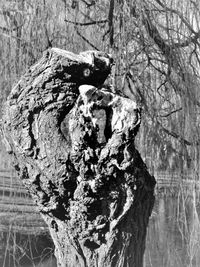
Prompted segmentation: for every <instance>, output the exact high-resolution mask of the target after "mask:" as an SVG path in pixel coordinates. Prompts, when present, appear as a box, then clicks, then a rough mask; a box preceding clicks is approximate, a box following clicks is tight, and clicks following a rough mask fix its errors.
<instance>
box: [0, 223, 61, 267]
mask: <svg viewBox="0 0 200 267" xmlns="http://www.w3.org/2000/svg"><path fill="white" fill-rule="evenodd" d="M0 255H1V256H0V266H2V267H45V266H48V267H56V263H55V258H54V257H53V244H52V241H51V239H50V237H49V234H48V232H46V233H44V232H43V233H40V234H39V233H38V234H29V233H24V232H16V231H15V230H14V228H12V227H10V229H9V231H7V232H1V236H0Z"/></svg>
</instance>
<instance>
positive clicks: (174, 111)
mask: <svg viewBox="0 0 200 267" xmlns="http://www.w3.org/2000/svg"><path fill="white" fill-rule="evenodd" d="M180 110H182V108H178V109H175V110H172V111H171V112H170V113H167V114H165V115H159V117H164V118H166V117H169V116H171V115H172V114H173V113H176V112H178V111H180Z"/></svg>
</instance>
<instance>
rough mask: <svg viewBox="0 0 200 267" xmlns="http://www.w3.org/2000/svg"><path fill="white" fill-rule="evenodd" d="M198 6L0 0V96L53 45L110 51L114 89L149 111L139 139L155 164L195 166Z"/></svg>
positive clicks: (124, 0)
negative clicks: (113, 62) (113, 59)
mask: <svg viewBox="0 0 200 267" xmlns="http://www.w3.org/2000/svg"><path fill="white" fill-rule="evenodd" d="M199 13H200V4H199V1H198V0H195V1H192V0H186V1H184V2H183V1H181V0H176V1H172V0H165V1H159V0H146V1H144V0H142V1H139V0H134V1H130V0H117V1H113V0H110V1H105V0H97V1H92V0H81V1H75V0H73V1H66V0H60V1H56V2H54V1H52V0H46V1H45V0H44V1H39V0H36V1H35V0H28V1H23V0H18V1H6V0H4V1H1V4H0V21H1V28H0V36H1V39H0V48H1V49H0V51H1V57H0V60H1V65H0V71H1V78H0V79H1V82H0V86H1V91H2V94H1V99H2V101H3V100H5V98H6V95H7V93H8V92H9V91H10V89H11V85H12V84H13V83H14V81H16V80H17V79H18V78H19V76H20V74H22V73H23V72H24V70H25V69H26V68H27V66H30V65H31V64H32V63H33V62H35V61H36V59H38V58H39V57H40V56H41V54H42V52H43V51H44V50H45V49H46V48H47V47H49V46H57V47H60V48H64V49H67V50H71V51H74V52H77V51H81V50H86V49H99V50H103V51H105V52H110V53H112V54H113V55H114V57H115V58H116V65H115V69H114V71H113V75H112V77H111V79H112V84H113V90H116V91H122V92H123V93H124V94H126V95H128V96H129V97H130V98H132V99H137V101H138V102H139V103H140V104H141V106H142V108H143V112H144V113H145V114H146V116H145V120H144V122H143V124H142V127H141V131H140V136H139V137H138V146H139V147H140V151H142V155H143V157H144V159H145V161H146V162H147V164H148V165H149V166H150V167H151V170H152V171H154V170H162V171H166V170H167V171H170V170H171V171H172V170H173V171H186V170H188V168H190V169H192V170H194V169H195V172H196V174H198V172H199V170H198V166H199V62H200V61H199V36H200V33H199V30H200V22H199ZM151 159H153V163H151Z"/></svg>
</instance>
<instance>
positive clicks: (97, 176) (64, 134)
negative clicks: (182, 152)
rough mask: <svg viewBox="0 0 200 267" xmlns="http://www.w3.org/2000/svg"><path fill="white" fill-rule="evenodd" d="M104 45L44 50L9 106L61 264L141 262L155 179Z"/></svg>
mask: <svg viewBox="0 0 200 267" xmlns="http://www.w3.org/2000/svg"><path fill="white" fill-rule="evenodd" d="M111 66H112V59H111V57H110V56H109V55H107V54H105V53H102V52H94V51H88V52H84V53H81V54H79V55H75V54H73V53H70V52H67V51H64V50H61V49H57V48H52V49H49V50H48V51H46V52H45V53H44V55H43V57H42V58H41V60H39V61H38V62H37V63H36V64H35V65H33V66H32V67H31V68H30V69H29V70H28V71H27V72H26V73H25V75H24V76H23V77H22V78H21V79H20V81H19V82H18V83H17V84H16V85H15V86H14V88H13V89H12V91H11V93H10V95H9V97H8V100H7V102H6V104H5V106H4V115H3V119H2V132H3V136H4V143H5V145H6V148H7V150H8V152H9V153H11V154H12V155H13V158H14V164H15V168H16V170H17V171H18V173H19V176H20V178H21V179H22V182H23V184H24V185H25V186H26V188H27V189H28V190H29V192H30V193H31V195H32V197H33V199H34V200H35V202H36V203H37V205H38V207H39V210H40V212H41V214H42V216H43V218H44V220H45V221H46V223H47V225H48V227H49V230H50V233H51V236H52V239H53V241H54V244H55V255H56V258H57V262H58V266H59V267H78V266H80V267H86V266H88V267H97V266H98V267H117V266H118V267H128V266H131V267H134V266H135V267H140V266H142V265H143V264H142V262H143V254H144V249H145V237H146V230H147V225H148V220H149V216H150V214H151V211H152V207H153V203H154V185H155V179H154V177H152V176H151V175H150V174H149V173H148V171H147V168H146V166H145V164H144V162H143V161H142V159H141V157H140V155H139V153H138V151H137V150H136V148H135V145H134V139H135V136H136V134H137V131H138V128H139V125H140V121H141V112H140V109H139V108H138V107H137V105H136V103H135V102H133V101H132V100H130V99H128V98H125V97H123V96H120V95H116V94H114V93H112V92H110V91H109V90H106V89H104V88H103V85H102V84H103V82H104V81H105V79H106V78H107V76H108V75H109V73H110V71H111Z"/></svg>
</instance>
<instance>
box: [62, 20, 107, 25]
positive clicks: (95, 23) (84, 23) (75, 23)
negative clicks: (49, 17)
mask: <svg viewBox="0 0 200 267" xmlns="http://www.w3.org/2000/svg"><path fill="white" fill-rule="evenodd" d="M65 21H66V22H69V23H72V24H74V25H77V26H89V25H97V24H102V23H106V22H108V20H107V19H102V20H98V21H90V22H77V21H72V20H68V19H65Z"/></svg>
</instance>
